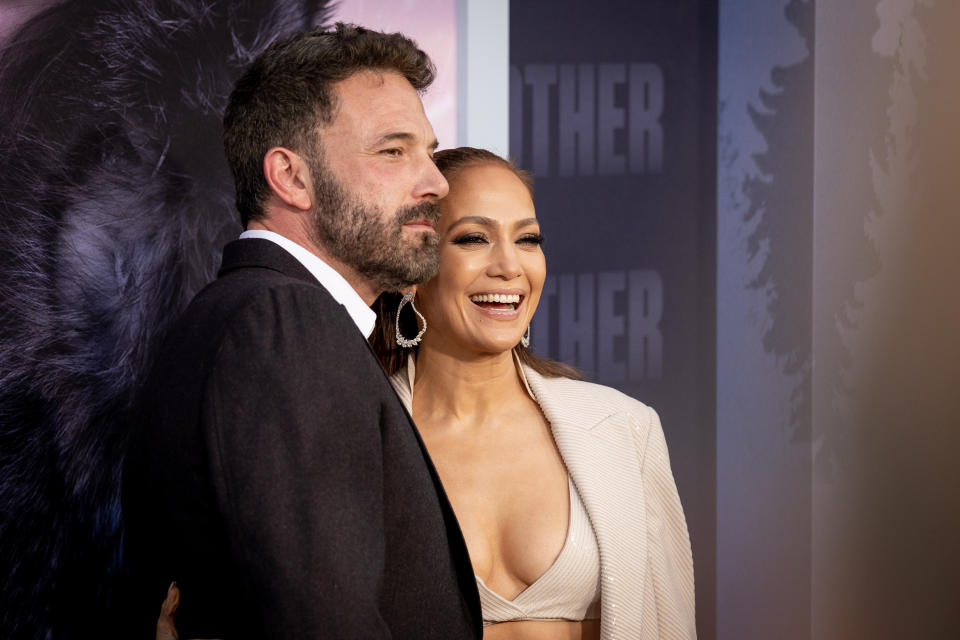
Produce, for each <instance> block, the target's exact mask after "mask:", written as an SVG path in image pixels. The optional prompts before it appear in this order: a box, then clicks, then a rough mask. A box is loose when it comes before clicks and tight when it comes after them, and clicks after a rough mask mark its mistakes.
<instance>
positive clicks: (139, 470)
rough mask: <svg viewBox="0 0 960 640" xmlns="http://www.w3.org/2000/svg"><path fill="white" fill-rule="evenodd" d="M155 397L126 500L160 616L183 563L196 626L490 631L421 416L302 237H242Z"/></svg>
mask: <svg viewBox="0 0 960 640" xmlns="http://www.w3.org/2000/svg"><path fill="white" fill-rule="evenodd" d="M141 397H142V401H141V402H140V404H139V411H138V413H137V415H138V416H139V424H138V425H137V426H136V428H135V430H134V436H133V443H132V447H131V449H130V452H129V455H128V458H127V461H126V464H125V466H124V487H123V488H124V491H123V508H124V518H125V526H126V533H125V544H126V551H127V558H128V560H129V567H130V571H131V575H132V576H133V594H134V597H135V599H136V601H137V605H135V606H134V607H133V611H134V613H135V615H137V616H139V617H141V618H143V622H144V623H145V626H144V627H143V629H144V633H150V634H152V629H153V626H154V624H155V621H156V615H157V612H158V611H159V605H160V603H161V602H162V600H163V597H164V594H165V592H166V588H167V585H168V584H169V583H170V581H171V580H176V581H177V583H178V585H179V586H180V589H181V592H182V605H181V610H180V614H179V616H178V619H177V626H178V628H179V629H180V632H181V637H184V638H188V637H228V638H230V637H258V638H260V637H276V638H350V639H359V638H391V637H392V638H418V639H419V638H437V639H443V640H451V639H455V638H479V637H480V636H481V633H482V631H481V618H480V604H479V598H478V596H477V591H476V583H475V582H474V576H473V571H472V568H471V566H470V562H469V558H468V556H467V551H466V546H465V544H464V541H463V537H462V535H461V533H460V530H459V528H458V526H457V522H456V519H455V518H454V515H453V512H452V510H451V508H450V505H449V502H448V501H447V498H446V496H445V494H444V492H443V488H442V487H441V485H440V481H439V479H438V477H437V474H436V471H435V470H434V468H433V465H432V464H431V462H430V460H429V458H428V456H427V454H426V451H425V450H424V447H423V443H422V441H421V440H420V437H419V435H418V434H417V431H416V429H415V427H414V425H413V422H412V421H411V419H410V416H409V415H408V414H407V412H406V410H405V409H404V408H403V406H402V405H401V403H400V401H399V400H398V398H397V396H396V395H395V393H394V391H393V389H392V387H391V386H390V384H389V381H388V380H387V377H386V375H385V373H384V372H383V369H382V368H381V367H380V365H379V363H378V362H377V360H376V358H375V357H374V355H373V352H372V351H371V349H370V347H369V346H368V344H367V343H366V341H365V340H364V338H363V336H362V335H361V333H360V332H359V331H358V330H357V328H356V326H355V325H354V324H353V322H352V320H351V319H350V317H349V315H348V314H347V312H346V310H345V309H344V308H343V307H342V306H340V305H339V304H338V303H337V302H336V301H335V300H334V299H333V298H332V297H331V296H330V294H329V293H328V292H327V291H326V289H324V288H323V287H322V286H321V285H320V284H319V283H318V282H317V281H316V279H315V278H314V277H313V276H312V275H311V274H310V272H309V271H307V270H306V269H305V268H304V267H303V265H301V264H300V263H299V262H298V261H297V260H296V259H295V258H294V257H293V256H291V255H290V254H289V253H287V252H286V251H285V250H284V249H282V248H281V247H279V246H278V245H276V244H274V243H272V242H270V241H268V240H262V239H245V240H238V241H235V242H232V243H230V244H229V245H227V247H226V248H225V250H224V258H223V266H222V268H221V270H220V273H219V277H218V279H217V280H216V281H215V282H213V283H212V284H210V285H209V286H207V287H206V288H205V289H204V290H203V291H201V292H200V293H199V294H198V295H197V297H196V298H195V299H194V300H193V301H192V302H191V304H190V305H189V307H188V308H187V310H186V312H185V314H184V315H183V317H182V318H180V320H179V321H178V322H177V323H176V325H175V327H174V329H173V330H172V332H171V334H170V335H169V337H168V339H167V340H166V342H165V347H164V349H163V350H162V354H161V355H160V356H159V357H158V361H157V363H156V366H155V367H154V370H153V371H152V373H151V375H150V377H149V378H148V381H147V382H146V384H145V388H144V390H143V393H142V396H141ZM149 637H152V635H151V636H149Z"/></svg>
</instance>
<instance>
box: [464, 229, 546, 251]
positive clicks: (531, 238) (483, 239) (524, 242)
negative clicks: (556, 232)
mask: <svg viewBox="0 0 960 640" xmlns="http://www.w3.org/2000/svg"><path fill="white" fill-rule="evenodd" d="M451 242H453V244H458V245H484V244H490V240H489V239H488V238H487V236H486V235H485V234H482V233H465V234H463V235H459V236H457V237H455V238H454V239H453V240H452V241H451ZM515 242H516V243H517V244H519V245H521V246H526V247H528V248H533V247H539V246H540V245H541V244H543V234H540V233H525V234H523V235H522V236H520V237H519V238H517V239H516V240H515Z"/></svg>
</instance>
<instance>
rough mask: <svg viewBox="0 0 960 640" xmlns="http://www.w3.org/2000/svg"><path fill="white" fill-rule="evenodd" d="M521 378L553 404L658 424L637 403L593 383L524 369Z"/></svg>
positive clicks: (654, 414)
mask: <svg viewBox="0 0 960 640" xmlns="http://www.w3.org/2000/svg"><path fill="white" fill-rule="evenodd" d="M524 375H526V377H527V380H528V381H529V382H530V384H531V386H533V387H534V390H535V391H539V393H540V394H541V395H542V394H548V395H549V396H550V398H551V399H552V400H554V401H555V402H557V403H559V404H562V405H567V406H570V407H582V408H585V409H589V410H591V411H592V412H599V413H607V414H613V413H629V414H631V415H632V416H633V417H634V418H636V419H637V420H638V421H640V422H642V423H644V425H645V426H646V425H647V424H649V423H651V422H653V421H659V417H658V416H657V412H656V411H655V410H654V409H653V408H652V407H650V406H648V405H646V404H644V403H643V402H641V401H640V400H637V399H636V398H634V397H632V396H629V395H627V394H625V393H623V392H622V391H620V390H618V389H614V388H613V387H608V386H606V385H602V384H597V383H595V382H587V381H585V380H574V379H572V378H563V377H556V378H551V377H547V376H544V375H542V374H539V373H537V372H536V371H534V370H532V369H530V368H529V367H524Z"/></svg>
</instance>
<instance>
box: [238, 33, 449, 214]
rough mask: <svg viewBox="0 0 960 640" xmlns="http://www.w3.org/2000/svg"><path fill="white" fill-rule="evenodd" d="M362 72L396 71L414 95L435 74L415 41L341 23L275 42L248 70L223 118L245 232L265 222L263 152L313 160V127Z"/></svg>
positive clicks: (328, 117) (316, 144) (328, 116)
mask: <svg viewBox="0 0 960 640" xmlns="http://www.w3.org/2000/svg"><path fill="white" fill-rule="evenodd" d="M368 70H372V71H388V72H394V73H399V74H400V75H402V76H403V77H404V78H406V79H407V80H408V81H409V82H410V84H411V86H413V88H414V89H416V90H417V91H425V90H426V89H427V87H429V86H430V84H431V83H432V82H433V78H434V75H435V70H434V66H433V63H432V62H430V58H429V57H428V56H427V54H426V53H424V52H423V51H421V50H420V49H419V48H417V44H416V43H415V42H414V41H413V40H410V39H409V38H407V37H405V36H404V35H402V34H399V33H381V32H379V31H371V30H369V29H364V28H363V27H358V26H356V25H351V24H343V23H342V22H338V23H337V24H336V26H335V27H334V28H333V29H332V30H329V31H325V30H323V29H314V30H312V31H307V32H305V33H299V34H297V35H295V36H292V37H289V38H286V39H282V40H277V41H276V42H274V43H272V44H271V45H270V46H269V47H267V48H266V50H264V52H263V53H261V54H260V55H259V56H257V58H256V59H255V60H254V61H253V62H252V63H251V64H250V66H249V67H247V69H246V71H244V73H243V75H242V76H240V79H239V80H238V81H237V84H236V87H234V89H233V92H232V93H231V94H230V101H229V102H228V104H227V109H226V112H225V113H224V116H223V147H224V152H225V153H226V156H227V164H228V165H229V166H230V170H231V171H232V172H233V179H234V182H235V184H236V190H237V209H238V210H239V211H240V219H241V222H242V223H243V226H244V227H246V226H247V222H249V221H250V220H256V219H257V218H261V217H263V211H262V204H263V200H264V198H265V197H266V195H267V193H269V187H268V186H267V182H266V179H265V178H264V176H263V156H264V155H265V154H266V152H267V151H268V150H269V149H270V148H271V147H275V146H284V147H287V148H288V149H291V150H293V151H296V152H299V153H301V154H304V155H308V156H311V157H312V158H313V159H314V160H318V159H319V150H320V148H321V145H320V140H319V137H318V133H317V127H318V125H321V124H329V123H330V122H332V120H333V118H334V115H335V113H336V108H337V96H336V93H335V92H334V91H333V85H334V84H335V83H337V82H339V81H341V80H346V79H347V78H349V77H350V76H352V75H354V74H355V73H359V72H361V71H368Z"/></svg>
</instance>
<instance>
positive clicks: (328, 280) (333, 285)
mask: <svg viewBox="0 0 960 640" xmlns="http://www.w3.org/2000/svg"><path fill="white" fill-rule="evenodd" d="M246 238H261V239H263V240H270V241H271V242H274V243H276V244H278V245H280V246H281V247H283V248H284V249H286V250H287V252H288V253H290V255H292V256H293V257H294V258H296V259H297V260H299V261H300V263H301V264H302V265H303V266H304V267H306V268H307V270H308V271H309V272H310V273H312V274H313V277H315V278H316V279H317V281H319V282H320V284H321V285H323V288H324V289H326V290H327V291H328V292H329V293H330V295H331V296H333V299H334V300H336V301H337V302H339V303H340V304H341V305H343V307H344V308H345V309H346V310H347V313H348V314H350V318H351V319H352V320H353V323H354V324H355V325H357V329H359V330H360V333H362V334H363V335H364V336H365V337H367V338H369V337H370V334H371V333H373V327H374V326H375V325H376V323H377V314H376V313H374V311H373V309H371V308H370V307H368V306H367V303H366V302H364V301H363V298H361V297H360V294H358V293H357V292H356V290H355V289H354V288H353V287H351V286H350V283H349V282H347V280H346V278H344V277H343V276H342V275H340V274H339V273H338V272H337V271H336V270H335V269H334V268H333V267H331V266H330V265H328V264H327V263H326V262H324V261H323V260H321V259H320V258H319V257H318V256H317V255H315V254H313V253H311V252H310V251H309V250H308V249H306V248H304V247H302V246H300V245H299V244H297V243H296V242H294V241H293V240H290V239H289V238H286V237H284V236H282V235H280V234H279V233H274V232H273V231H267V230H265V229H248V230H247V231H244V232H243V233H241V234H240V239H241V240H242V239H246Z"/></svg>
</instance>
